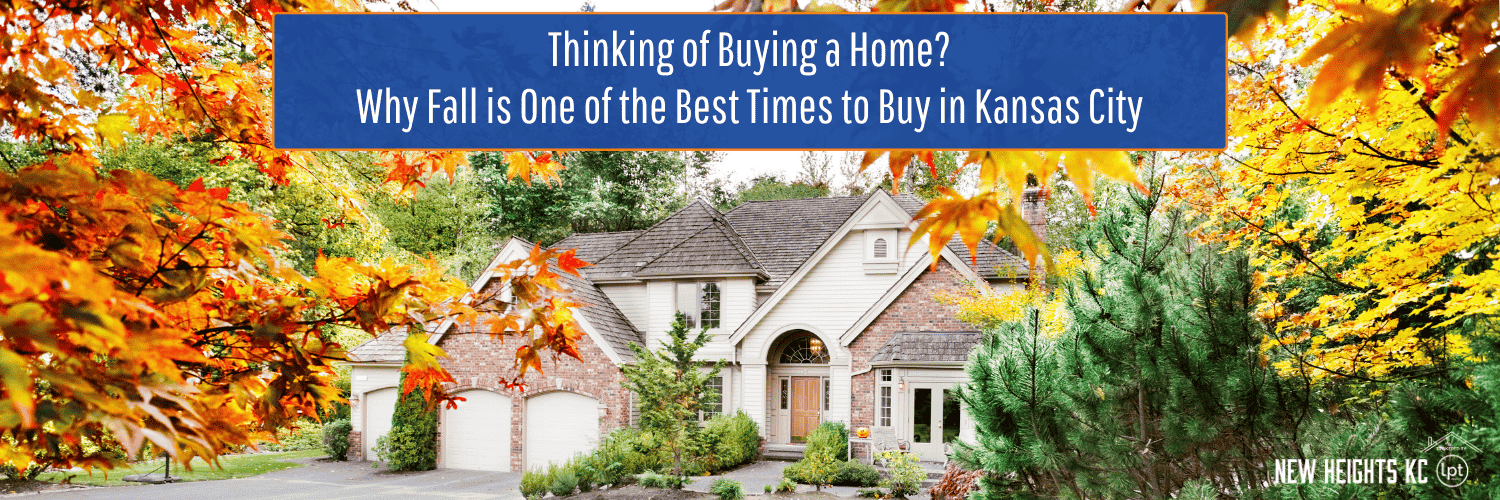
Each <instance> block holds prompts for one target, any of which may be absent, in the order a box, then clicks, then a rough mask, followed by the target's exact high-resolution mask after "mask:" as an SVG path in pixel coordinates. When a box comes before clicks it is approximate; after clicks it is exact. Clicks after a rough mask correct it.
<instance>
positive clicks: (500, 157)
mask: <svg viewBox="0 0 1500 500" xmlns="http://www.w3.org/2000/svg"><path fill="white" fill-rule="evenodd" d="M714 158H715V156H714V154H713V153H710V152H703V151H689V152H679V151H574V152H571V153H569V154H568V155H567V156H564V157H562V159H561V161H562V163H563V164H564V165H566V166H567V169H565V170H563V171H562V172H561V173H560V175H561V177H562V183H561V184H560V185H558V184H543V183H535V184H527V183H526V182H524V181H522V180H520V179H514V180H508V179H507V178H506V170H507V169H508V168H509V165H508V164H507V163H506V162H505V155H504V154H501V153H476V154H474V155H472V156H470V157H469V163H470V165H472V166H473V168H474V170H475V173H476V181H477V183H478V185H479V186H480V189H481V190H482V191H483V193H484V197H483V198H484V199H485V200H486V203H487V204H488V210H489V215H488V217H487V218H488V219H489V220H491V221H494V224H495V227H494V229H493V230H494V231H495V232H496V234H502V235H515V236H520V237H522V238H526V239H528V240H531V241H535V242H539V243H541V244H543V245H549V244H552V243H554V242H557V241H558V240H561V239H563V238H565V237H567V236H568V235H569V234H572V233H573V232H598V231H628V230H635V229H644V228H646V227H648V226H650V225H651V224H654V223H655V222H656V221H658V220H661V219H662V218H663V217H666V216H667V215H668V214H670V213H671V212H672V211H673V210H675V209H677V208H680V207H682V206H683V205H685V204H686V203H687V201H688V199H687V198H686V197H685V195H686V193H685V192H684V190H682V189H680V188H681V187H682V186H683V184H684V183H685V181H686V180H687V177H688V175H689V173H690V172H694V171H700V170H703V169H704V168H705V166H706V165H707V164H708V163H709V162H712V161H713V160H714Z"/></svg>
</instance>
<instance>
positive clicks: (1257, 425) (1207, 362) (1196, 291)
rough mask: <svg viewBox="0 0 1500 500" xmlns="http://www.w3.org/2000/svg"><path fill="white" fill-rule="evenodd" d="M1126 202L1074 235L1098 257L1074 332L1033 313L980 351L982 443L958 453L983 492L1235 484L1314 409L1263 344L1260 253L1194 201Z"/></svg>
mask: <svg viewBox="0 0 1500 500" xmlns="http://www.w3.org/2000/svg"><path fill="white" fill-rule="evenodd" d="M1153 192H1158V193H1159V192H1160V190H1159V189H1157V190H1153ZM1117 199H1119V200H1120V203H1117V204H1116V206H1115V207H1112V208H1113V209H1111V210H1106V211H1105V212H1104V213H1102V214H1101V215H1100V217H1099V218H1098V219H1096V220H1095V221H1093V222H1092V223H1091V224H1090V228H1089V229H1088V230H1087V231H1086V232H1085V233H1084V234H1083V236H1082V238H1083V240H1082V241H1081V242H1079V244H1078V245H1076V248H1080V249H1082V250H1083V251H1084V252H1086V253H1087V257H1088V260H1089V261H1091V263H1092V265H1093V266H1094V267H1095V268H1096V269H1094V270H1093V271H1091V272H1084V273H1081V275H1080V276H1078V278H1077V279H1076V280H1075V281H1073V282H1072V283H1070V284H1068V285H1067V286H1066V287H1065V288H1064V289H1063V290H1060V291H1059V293H1065V294H1066V297H1067V313H1068V314H1067V316H1068V317H1069V318H1070V319H1069V321H1070V323H1069V326H1068V328H1067V329H1066V331H1065V333H1063V334H1062V335H1060V336H1058V337H1057V338H1055V339H1053V338H1049V337H1048V336H1047V335H1046V334H1044V328H1042V325H1041V320H1040V319H1039V318H1040V316H1041V314H1039V312H1038V311H1037V310H1032V311H1031V312H1030V314H1027V315H1023V319H1022V320H1021V321H1017V322H1011V323H1010V324H1007V325H1004V326H1002V327H1000V328H997V329H993V330H991V331H989V332H987V333H986V339H985V341H984V343H983V345H982V346H981V347H980V348H978V349H977V350H976V352H975V353H974V354H973V355H972V356H971V358H970V362H969V367H968V371H969V375H970V378H971V383H970V384H968V385H966V386H965V387H964V388H963V390H962V397H963V400H964V401H965V403H966V404H967V405H968V407H969V410H970V414H971V415H973V416H974V419H975V421H976V425H975V429H976V433H977V434H978V437H979V439H978V442H977V443H976V444H975V445H973V446H966V445H961V446H960V447H959V449H958V451H959V453H958V458H959V459H960V461H961V462H964V465H965V466H966V467H970V468H983V469H986V470H989V471H991V472H992V473H993V474H991V475H990V476H989V478H988V479H987V480H986V481H985V483H984V488H983V491H982V492H980V494H979V495H980V498H1002V497H1007V496H1011V492H1010V491H1008V490H1012V489H1018V488H1019V489H1024V490H1026V491H1030V492H1033V493H1037V494H1042V495H1050V494H1055V493H1057V492H1059V491H1061V490H1064V489H1066V490H1070V491H1071V492H1072V494H1073V496H1076V497H1079V498H1091V497H1132V498H1135V497H1141V498H1167V497H1170V496H1172V495H1173V494H1174V493H1176V492H1177V491H1178V490H1180V489H1181V488H1182V487H1183V486H1184V484H1185V483H1187V481H1189V480H1193V479H1200V480H1207V481H1208V482H1210V483H1212V484H1213V486H1215V487H1219V488H1223V489H1230V490H1232V489H1238V488H1241V487H1245V486H1246V485H1254V484H1261V482H1262V481H1265V480H1267V479H1268V478H1267V477H1265V464H1266V463H1267V461H1268V460H1269V459H1270V458H1274V457H1279V456H1287V455H1285V454H1284V453H1285V452H1286V450H1287V449H1288V448H1289V444H1288V437H1287V436H1288V432H1287V429H1288V427H1290V425H1289V424H1288V421H1289V420H1290V418H1289V416H1290V415H1293V414H1294V413H1295V412H1296V411H1298V410H1300V409H1303V408H1305V406H1306V405H1305V404H1304V403H1302V402H1301V401H1302V398H1303V397H1304V395H1299V393H1298V392H1297V391H1296V390H1294V388H1293V387H1291V386H1289V385H1288V384H1287V383H1286V382H1285V381H1283V380H1281V379H1279V378H1278V377H1276V376H1275V374H1274V373H1273V372H1272V371H1271V370H1270V369H1269V368H1268V367H1267V366H1266V360H1265V358H1264V357H1263V356H1262V355H1261V354H1260V352H1259V350H1258V346H1259V343H1260V340H1261V338H1262V336H1263V335H1264V329H1263V327H1262V325H1260V324H1259V323H1258V322H1257V321H1256V320H1255V319H1254V317H1253V316H1252V314H1251V313H1252V311H1253V308H1254V306H1255V296H1254V294H1253V293H1252V274H1251V268H1250V264H1249V261H1248V259H1247V258H1246V257H1245V256H1244V255H1242V254H1238V253H1235V252H1225V251H1224V249H1223V248H1220V247H1216V246H1211V245H1200V244H1196V243H1194V242H1193V241H1190V240H1189V239H1188V238H1187V237H1186V236H1185V234H1186V231H1187V229H1188V226H1189V224H1190V221H1189V218H1188V215H1187V213H1186V212H1185V211H1184V210H1183V209H1181V208H1173V207H1167V206H1165V205H1164V204H1163V200H1162V199H1161V198H1160V195H1156V194H1153V195H1141V194H1137V193H1133V192H1132V193H1130V194H1129V196H1123V197H1119V198H1117ZM1293 453H1294V452H1293ZM1290 456H1295V455H1290ZM1012 473H1014V475H1012ZM1007 478H1013V479H1007ZM1010 481H1016V482H1019V483H1020V484H1014V483H1011V482H1010Z"/></svg>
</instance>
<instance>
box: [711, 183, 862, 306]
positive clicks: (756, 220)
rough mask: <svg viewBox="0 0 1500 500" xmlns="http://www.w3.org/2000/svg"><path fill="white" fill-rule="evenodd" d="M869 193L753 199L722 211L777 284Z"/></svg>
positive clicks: (845, 219)
mask: <svg viewBox="0 0 1500 500" xmlns="http://www.w3.org/2000/svg"><path fill="white" fill-rule="evenodd" d="M867 198H869V196H847V197H840V198H804V199H800V200H777V201H752V202H747V203H744V204H742V205H740V206H738V207H735V208H734V209H733V210H730V211H729V213H726V214H724V218H725V219H727V220H728V221H729V223H730V225H732V226H734V229H735V230H736V231H737V232H739V234H740V236H741V238H742V239H743V240H744V242H745V245H746V246H747V247H749V248H750V251H751V252H752V253H754V254H755V256H756V257H757V258H759V259H760V263H761V266H762V269H763V270H764V271H765V272H766V274H767V275H768V277H767V279H766V283H765V284H766V285H768V286H771V287H779V286H781V284H782V283H785V282H786V280H787V278H790V277H791V276H792V273H795V272H797V268H799V267H802V263H803V262H807V259H808V258H810V257H812V254H813V253H815V252H817V251H818V247H820V246H822V245H823V242H825V241H828V238H829V237H831V236H833V233H834V231H838V229H839V226H842V225H844V222H845V221H847V220H849V217H850V216H851V215H854V211H855V210H858V209H859V207H860V205H863V204H864V203H865V200H866V199H867Z"/></svg>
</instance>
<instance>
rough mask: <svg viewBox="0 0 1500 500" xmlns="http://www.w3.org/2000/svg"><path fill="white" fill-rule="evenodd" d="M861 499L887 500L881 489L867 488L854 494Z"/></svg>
mask: <svg viewBox="0 0 1500 500" xmlns="http://www.w3.org/2000/svg"><path fill="white" fill-rule="evenodd" d="M854 495H855V496H858V497H860V498H885V491H884V490H881V489H879V488H865V489H861V490H859V491H856V492H854Z"/></svg>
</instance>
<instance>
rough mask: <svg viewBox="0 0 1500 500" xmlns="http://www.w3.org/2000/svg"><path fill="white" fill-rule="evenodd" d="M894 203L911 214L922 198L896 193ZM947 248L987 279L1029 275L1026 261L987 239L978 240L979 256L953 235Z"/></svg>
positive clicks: (919, 208)
mask: <svg viewBox="0 0 1500 500" xmlns="http://www.w3.org/2000/svg"><path fill="white" fill-rule="evenodd" d="M894 198H895V199H896V203H897V204H898V205H901V208H902V209H904V210H906V213H908V214H911V215H913V216H915V215H917V212H919V211H921V210H922V205H923V203H922V199H921V198H917V197H916V196H912V195H909V194H902V195H896V196H895V197H894ZM948 249H949V250H952V251H953V253H955V254H958V256H959V257H961V258H963V261H964V262H966V263H968V264H969V265H970V266H972V267H973V268H974V272H977V273H979V276H980V277H982V278H984V279H987V280H993V279H1002V278H1026V277H1029V276H1031V268H1030V267H1029V266H1027V265H1026V261H1025V260H1022V259H1021V258H1020V257H1017V256H1016V255H1015V254H1013V253H1010V252H1007V251H1005V250H1003V249H1001V248H1000V247H997V246H995V244H994V243H992V242H990V241H989V240H979V257H978V258H977V259H975V258H973V257H971V256H970V254H969V247H967V246H964V242H963V240H961V239H959V238H958V237H957V236H954V237H953V239H951V240H948Z"/></svg>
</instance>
